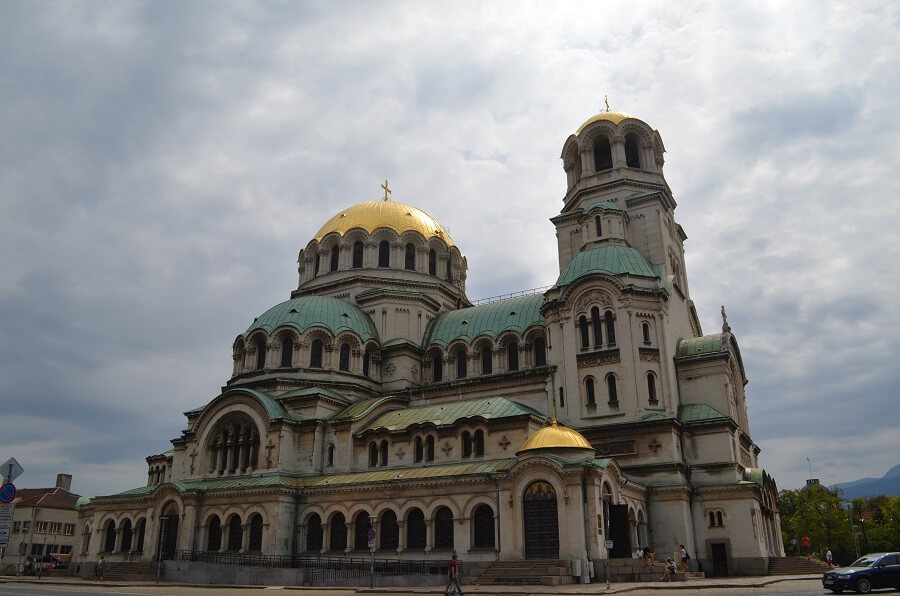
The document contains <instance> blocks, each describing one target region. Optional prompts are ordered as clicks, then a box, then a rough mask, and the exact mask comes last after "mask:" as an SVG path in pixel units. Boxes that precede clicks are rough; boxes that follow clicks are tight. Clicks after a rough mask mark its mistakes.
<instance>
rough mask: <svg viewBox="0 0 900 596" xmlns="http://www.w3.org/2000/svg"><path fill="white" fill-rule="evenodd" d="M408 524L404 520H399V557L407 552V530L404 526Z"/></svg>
mask: <svg viewBox="0 0 900 596" xmlns="http://www.w3.org/2000/svg"><path fill="white" fill-rule="evenodd" d="M405 524H406V522H405V521H403V520H402V519H398V520H397V534H398V536H397V554H398V555H399V554H400V553H402V552H403V551H405V550H406V530H404V528H403V526H404V525H405Z"/></svg>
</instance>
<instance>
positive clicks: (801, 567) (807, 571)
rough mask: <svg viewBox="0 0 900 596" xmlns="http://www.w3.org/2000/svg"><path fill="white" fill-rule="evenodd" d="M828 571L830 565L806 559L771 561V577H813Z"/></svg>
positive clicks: (795, 558)
mask: <svg viewBox="0 0 900 596" xmlns="http://www.w3.org/2000/svg"><path fill="white" fill-rule="evenodd" d="M826 571H828V565H827V564H826V563H823V562H822V561H820V560H818V559H807V558H806V557H778V558H777V559H769V575H812V574H820V573H825V572H826Z"/></svg>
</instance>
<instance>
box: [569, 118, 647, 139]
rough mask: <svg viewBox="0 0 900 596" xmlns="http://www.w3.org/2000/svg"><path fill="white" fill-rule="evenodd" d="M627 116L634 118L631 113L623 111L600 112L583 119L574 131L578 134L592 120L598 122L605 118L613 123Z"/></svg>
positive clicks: (591, 122)
mask: <svg viewBox="0 0 900 596" xmlns="http://www.w3.org/2000/svg"><path fill="white" fill-rule="evenodd" d="M628 118H634V116H632V115H631V114H626V113H625V112H600V113H599V114H597V115H596V116H591V117H590V118H588V119H587V120H585V121H584V124H582V125H581V126H579V127H578V131H577V132H576V133H575V134H576V135H580V134H581V131H582V130H584V129H585V128H587V127H588V125H590V124H593V123H594V122H600V121H601V120H605V121H607V122H612V123H613V124H618V123H619V122H621V121H622V120H626V119H628Z"/></svg>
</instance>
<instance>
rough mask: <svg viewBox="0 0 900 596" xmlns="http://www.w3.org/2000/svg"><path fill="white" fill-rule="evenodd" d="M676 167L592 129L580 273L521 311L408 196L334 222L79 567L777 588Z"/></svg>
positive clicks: (627, 120) (572, 262)
mask: <svg viewBox="0 0 900 596" xmlns="http://www.w3.org/2000/svg"><path fill="white" fill-rule="evenodd" d="M664 153H665V148H664V146H663V142H662V138H661V137H660V134H659V133H658V132H657V131H656V130H655V129H653V128H652V127H651V126H649V125H648V124H647V123H645V122H644V121H642V120H641V119H639V118H636V117H634V116H630V115H628V114H625V113H621V112H611V111H606V112H601V113H599V114H597V115H595V116H593V117H591V118H589V119H588V120H587V121H585V122H584V123H583V124H581V125H580V126H579V127H578V128H577V129H576V131H575V132H574V134H571V135H570V136H569V137H568V138H567V139H566V140H565V142H564V143H563V146H562V153H561V158H562V165H563V168H564V170H565V179H566V188H565V193H564V195H563V197H562V204H561V208H560V212H559V214H558V215H556V216H555V217H553V218H552V219H551V220H550V221H551V222H552V224H553V226H554V227H555V228H556V237H557V247H558V256H559V275H558V277H557V278H556V279H555V280H547V281H548V282H552V285H550V286H548V287H547V288H546V289H542V290H540V291H531V292H518V293H514V294H511V295H510V296H512V297H505V298H503V299H496V300H485V301H480V302H478V303H473V302H472V301H471V300H470V299H469V297H468V296H467V295H466V272H467V261H466V257H465V256H464V254H463V252H462V248H463V247H460V246H458V245H457V244H456V243H455V242H454V241H453V239H452V238H451V237H450V234H449V233H448V232H447V230H446V229H444V228H443V227H442V226H441V224H440V223H438V221H437V220H435V219H434V218H433V217H432V216H431V215H430V214H428V213H425V212H424V211H422V210H421V209H418V208H416V207H414V206H412V205H408V204H404V203H401V202H397V201H393V200H391V199H390V198H389V192H390V191H389V189H388V186H387V184H385V185H384V187H383V188H384V198H383V199H381V200H376V201H369V202H363V203H359V204H355V205H350V206H348V207H347V208H345V209H343V210H341V211H340V212H339V213H336V214H335V215H334V216H333V217H332V218H331V219H329V220H328V221H327V222H325V224H324V225H323V226H322V227H321V228H320V229H319V230H318V231H317V232H316V233H315V234H314V235H313V237H312V238H311V239H310V240H309V242H308V243H307V244H306V245H305V246H304V247H303V248H302V250H300V253H299V257H298V274H299V281H298V285H297V287H296V289H294V290H293V291H292V292H291V293H290V298H289V299H288V300H286V301H284V302H281V303H279V304H276V305H275V306H273V307H271V308H270V309H268V310H267V311H265V312H263V313H259V314H257V316H255V318H253V320H252V323H250V325H249V326H248V327H247V328H246V329H244V330H236V331H237V335H236V337H235V339H234V343H233V345H232V348H231V352H232V358H233V361H234V364H233V369H232V374H231V378H230V379H228V380H227V383H226V385H225V386H224V388H223V390H222V391H221V393H220V394H219V395H218V396H217V397H215V398H214V399H213V400H212V401H210V402H209V403H207V404H204V405H202V406H200V407H197V408H195V409H192V410H189V411H187V412H185V416H186V418H187V420H186V428H185V430H184V431H182V433H181V436H178V437H176V438H174V439H172V440H171V446H170V448H169V449H168V450H166V451H163V452H161V453H159V454H157V455H151V456H149V457H148V458H147V464H148V475H147V484H146V485H145V486H141V487H138V488H134V489H131V490H126V491H124V492H121V493H118V494H115V495H107V496H97V497H94V498H91V499H88V498H82V499H80V501H79V503H78V512H79V518H78V519H79V521H78V524H79V525H78V532H79V534H80V544H79V546H78V548H77V550H78V551H79V558H80V560H81V561H82V562H84V563H89V562H92V561H96V560H98V559H99V558H100V557H101V556H104V557H106V558H107V559H109V560H120V559H119V558H118V557H119V556H120V555H121V556H122V558H123V559H125V560H136V561H138V560H143V561H155V560H165V559H176V558H177V557H178V556H180V555H179V553H181V554H182V556H183V553H185V552H186V551H187V552H190V553H235V554H241V555H247V556H250V555H253V554H258V555H271V556H282V557H292V556H293V557H296V556H302V555H316V556H323V557H324V556H328V557H352V556H360V553H365V555H366V556H368V554H369V549H370V548H372V549H374V551H375V553H376V556H378V557H381V558H391V559H398V560H403V559H409V560H435V561H437V560H441V561H443V560H446V559H448V558H449V557H450V555H451V554H452V553H457V554H458V556H459V559H460V560H461V561H462V562H463V564H464V565H467V566H468V567H469V568H470V569H477V568H478V567H479V565H481V566H484V565H486V564H489V563H491V562H494V561H516V560H530V559H548V560H549V559H557V560H558V559H564V560H579V561H582V562H584V563H585V564H586V565H599V563H600V562H602V561H603V559H606V558H608V557H609V558H625V557H632V556H633V552H634V550H635V549H636V548H637V547H638V546H646V545H648V544H652V545H654V547H655V550H656V552H657V554H658V555H667V554H670V553H672V552H676V551H678V550H679V549H680V545H682V544H683V545H684V546H685V549H686V550H687V552H689V553H690V554H691V557H692V561H693V563H694V564H699V565H700V566H702V568H703V569H705V570H706V572H707V573H715V574H717V575H720V574H721V575H725V574H727V575H741V574H765V572H766V569H767V563H768V561H769V559H771V558H773V557H780V556H784V552H783V547H782V544H781V531H780V520H779V515H778V508H777V488H776V485H775V482H774V480H773V479H772V478H771V477H770V476H769V475H768V474H767V473H766V472H765V471H764V470H763V469H762V468H761V467H760V466H759V461H758V457H759V452H760V449H759V447H758V446H757V445H756V444H755V443H754V442H753V439H752V438H751V435H750V426H749V421H748V418H747V407H746V402H745V391H744V388H745V386H746V384H747V382H748V381H747V373H746V371H745V370H744V364H743V362H742V359H741V353H740V349H739V347H738V342H737V338H736V336H735V334H734V333H733V332H732V331H731V328H730V326H729V325H728V322H727V319H726V317H725V312H724V307H723V310H722V328H721V331H717V332H715V333H711V334H704V332H703V331H702V329H701V327H700V321H699V318H698V316H697V312H696V310H695V307H694V303H693V301H692V300H691V296H690V291H689V287H688V276H687V269H686V266H685V254H684V241H685V240H686V238H687V236H686V234H685V232H684V230H683V229H682V227H681V225H679V224H678V223H677V222H676V220H675V207H676V203H675V200H674V198H673V195H672V191H671V190H670V188H669V186H668V184H667V183H666V180H665V177H664V176H663V165H664ZM438 215H439V214H438ZM548 233H549V231H548ZM191 405H193V404H191ZM598 569H599V566H598Z"/></svg>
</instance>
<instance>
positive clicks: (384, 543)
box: [379, 509, 400, 550]
mask: <svg viewBox="0 0 900 596" xmlns="http://www.w3.org/2000/svg"><path fill="white" fill-rule="evenodd" d="M379 534H380V535H381V548H382V550H397V547H398V546H399V545H400V528H399V526H397V514H396V513H394V512H393V511H391V510H390V509H388V510H387V511H385V512H384V513H382V514H381V527H380V528H379Z"/></svg>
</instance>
